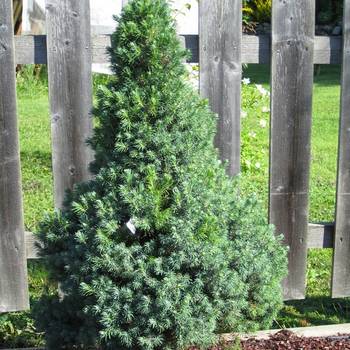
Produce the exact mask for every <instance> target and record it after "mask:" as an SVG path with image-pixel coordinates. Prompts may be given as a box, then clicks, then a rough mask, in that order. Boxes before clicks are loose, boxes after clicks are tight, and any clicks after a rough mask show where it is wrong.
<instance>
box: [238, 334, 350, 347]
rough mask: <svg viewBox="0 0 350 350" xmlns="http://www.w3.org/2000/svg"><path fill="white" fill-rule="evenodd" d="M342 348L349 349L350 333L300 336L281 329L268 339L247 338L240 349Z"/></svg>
mask: <svg viewBox="0 0 350 350" xmlns="http://www.w3.org/2000/svg"><path fill="white" fill-rule="evenodd" d="M319 349H325V350H344V349H350V335H337V336H333V337H327V338H302V337H298V336H296V335H295V334H293V333H292V332H290V331H281V332H279V333H277V334H275V335H274V336H271V337H270V339H268V340H256V339H249V340H247V341H244V342H242V350H319Z"/></svg>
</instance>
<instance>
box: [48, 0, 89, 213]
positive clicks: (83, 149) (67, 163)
mask: <svg viewBox="0 0 350 350" xmlns="http://www.w3.org/2000/svg"><path fill="white" fill-rule="evenodd" d="M46 9H47V16H46V18H47V20H46V22H47V59H48V68H49V69H48V72H49V95H50V109H51V132H52V158H53V173H54V193H55V205H56V207H61V206H62V202H63V199H64V194H65V191H66V190H67V189H71V188H72V187H73V185H74V184H75V183H77V182H81V181H83V180H87V179H88V178H89V177H90V174H89V170H88V166H89V163H90V162H91V160H92V151H91V149H90V148H89V147H88V146H87V145H86V139H87V138H88V137H89V136H90V135H91V131H92V118H90V115H91V108H92V72H91V56H92V55H91V28H90V2H89V0H80V1H75V0H47V1H46Z"/></svg>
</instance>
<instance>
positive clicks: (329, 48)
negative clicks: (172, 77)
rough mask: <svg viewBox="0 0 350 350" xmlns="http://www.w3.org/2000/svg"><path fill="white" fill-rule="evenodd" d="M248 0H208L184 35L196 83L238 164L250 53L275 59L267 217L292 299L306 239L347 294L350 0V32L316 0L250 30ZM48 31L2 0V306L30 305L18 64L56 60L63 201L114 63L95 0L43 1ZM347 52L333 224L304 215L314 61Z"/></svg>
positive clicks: (348, 6)
mask: <svg viewBox="0 0 350 350" xmlns="http://www.w3.org/2000/svg"><path fill="white" fill-rule="evenodd" d="M241 6H242V3H241V0H231V1H224V0H216V1H213V0H200V2H199V8H200V17H199V18H200V23H199V27H200V35H199V36H195V35H184V39H185V40H184V41H185V43H186V46H187V47H188V48H189V49H190V50H191V51H192V53H193V55H192V59H191V60H190V61H191V62H199V63H200V91H201V94H202V96H203V97H206V98H208V99H209V101H210V104H211V107H212V109H213V110H214V111H215V112H217V113H218V114H219V116H220V118H219V119H220V120H219V123H218V133H217V137H216V140H215V142H216V145H217V146H218V147H219V149H220V151H221V156H222V158H223V159H227V160H229V169H228V172H229V174H231V175H235V174H237V173H238V172H239V169H240V111H241V102H240V100H241V76H242V73H241V71H242V69H241V67H242V64H243V63H270V64H271V140H270V141H271V151H270V205H269V208H270V209H269V219H270V222H271V223H273V224H275V225H276V227H277V231H278V232H283V233H284V235H285V243H286V244H287V245H289V246H290V252H289V275H288V278H286V280H285V281H284V291H285V298H286V299H302V298H304V297H305V281H306V258H307V249H308V248H334V269H333V275H332V282H333V283H332V296H333V297H345V296H350V258H349V257H350V220H349V217H350V132H349V130H350V112H349V110H350V108H349V105H350V0H345V15H344V40H343V44H342V40H341V38H337V37H314V27H315V23H314V11H315V8H314V0H284V1H281V0H273V13H272V22H273V24H272V35H271V37H270V36H246V35H243V36H242V34H241V33H242V32H241V22H242V18H241ZM46 11H47V36H18V37H17V36H16V37H14V36H13V23H12V0H1V1H0V276H1V278H0V312H7V311H15V310H22V309H26V308H28V292H27V272H26V260H27V259H35V258H37V256H36V251H35V246H34V241H35V237H34V236H33V235H32V234H30V233H25V234H24V226H23V214H22V194H21V175H20V159H19V145H18V131H17V112H16V90H15V64H48V74H49V96H50V110H51V125H52V146H53V174H54V194H55V205H56V207H60V206H61V203H62V198H63V195H64V191H65V189H66V188H71V187H72V186H73V184H74V183H76V182H79V181H82V180H85V179H87V178H89V173H88V171H87V166H88V163H89V162H90V160H91V158H92V154H91V152H90V150H89V149H88V148H87V147H86V145H85V139H86V138H87V137H88V136H89V135H90V133H91V130H92V121H91V118H90V111H91V106H92V83H91V76H92V74H91V63H92V62H94V63H106V62H108V56H107V54H106V46H108V45H110V37H109V36H97V37H92V38H91V35H90V17H89V13H90V11H89V0H81V1H76V0H47V1H46ZM341 62H342V63H343V73H342V96H341V106H342V108H341V116H340V120H341V124H340V125H341V127H340V135H339V167H338V175H337V183H338V186H337V204H336V224H335V225H334V224H327V225H317V224H309V222H308V202H309V170H310V139H311V115H312V86H313V65H314V64H331V63H341Z"/></svg>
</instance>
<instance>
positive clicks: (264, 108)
mask: <svg viewBox="0 0 350 350" xmlns="http://www.w3.org/2000/svg"><path fill="white" fill-rule="evenodd" d="M262 112H263V113H269V112H270V108H269V107H265V106H264V107H263V108H262Z"/></svg>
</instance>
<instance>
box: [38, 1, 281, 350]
mask: <svg viewBox="0 0 350 350" xmlns="http://www.w3.org/2000/svg"><path fill="white" fill-rule="evenodd" d="M117 21H118V27H117V30H116V32H115V33H114V34H113V36H112V44H113V45H112V48H111V49H110V57H111V65H112V69H113V72H114V77H113V79H112V80H111V82H110V83H109V84H108V86H106V87H101V89H100V90H99V93H98V104H97V107H96V110H95V113H94V114H95V117H96V120H97V121H96V127H95V130H94V134H93V137H92V138H91V140H90V141H89V142H90V144H91V146H92V148H93V149H94V151H95V160H94V162H93V163H92V164H91V170H92V172H93V174H94V175H95V176H94V179H93V180H91V181H90V182H88V183H83V184H80V185H78V186H76V188H75V189H74V191H73V192H72V193H69V194H68V195H67V198H66V201H65V205H64V209H63V210H62V211H59V212H56V213H55V214H53V215H50V216H48V217H47V218H46V219H45V220H44V221H43V222H42V223H41V225H40V229H39V237H40V239H41V243H42V248H41V255H42V256H43V259H44V261H45V263H46V265H47V268H48V270H49V272H50V276H51V277H52V278H53V279H55V280H56V281H58V282H59V283H60V288H61V291H62V292H63V294H64V297H60V296H59V295H53V296H52V295H47V296H46V297H44V298H43V299H42V300H41V302H40V303H39V305H37V307H36V317H37V320H38V325H39V326H40V327H41V329H43V330H44V331H45V332H46V339H47V346H48V348H49V349H59V348H62V349H71V348H76V349H79V348H81V349H90V348H92V349H96V348H97V349H133V350H138V349H139V350H153V349H186V348H188V347H189V346H191V345H196V346H199V347H201V348H206V347H208V346H210V345H211V344H213V343H215V342H216V341H217V335H218V334H219V333H220V332H229V331H237V332H238V331H239V332H246V331H252V330H256V329H258V328H262V327H268V326H270V325H271V322H272V320H273V319H274V317H275V316H276V313H277V312H278V310H279V308H280V307H281V304H282V298H281V287H280V284H281V279H282V278H283V277H284V275H285V272H286V254H285V249H284V248H282V245H281V242H280V238H279V237H277V236H275V234H274V230H273V228H272V227H271V226H269V225H267V223H266V220H265V218H264V216H265V215H264V213H263V212H262V211H261V209H260V207H259V205H257V203H256V200H255V199H254V198H241V197H240V195H239V193H238V191H237V184H236V180H234V179H231V178H229V177H228V176H227V175H226V174H225V167H224V165H223V164H221V162H220V161H218V154H217V150H216V149H215V148H214V146H213V138H214V134H215V129H216V118H215V116H214V115H213V113H211V112H210V110H209V108H208V104H207V102H206V101H205V100H202V99H200V97H199V96H198V94H197V92H195V91H194V90H193V88H192V87H191V86H190V84H189V83H188V82H187V81H186V69H185V66H184V64H183V60H184V58H185V56H186V52H185V51H184V50H183V49H182V48H181V45H180V44H179V41H178V39H177V35H176V31H175V25H174V20H173V19H172V15H171V11H170V8H169V5H168V4H167V1H166V0H132V1H131V2H130V3H129V4H128V5H127V6H126V7H125V8H124V10H123V13H122V16H121V17H120V18H119V19H117Z"/></svg>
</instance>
